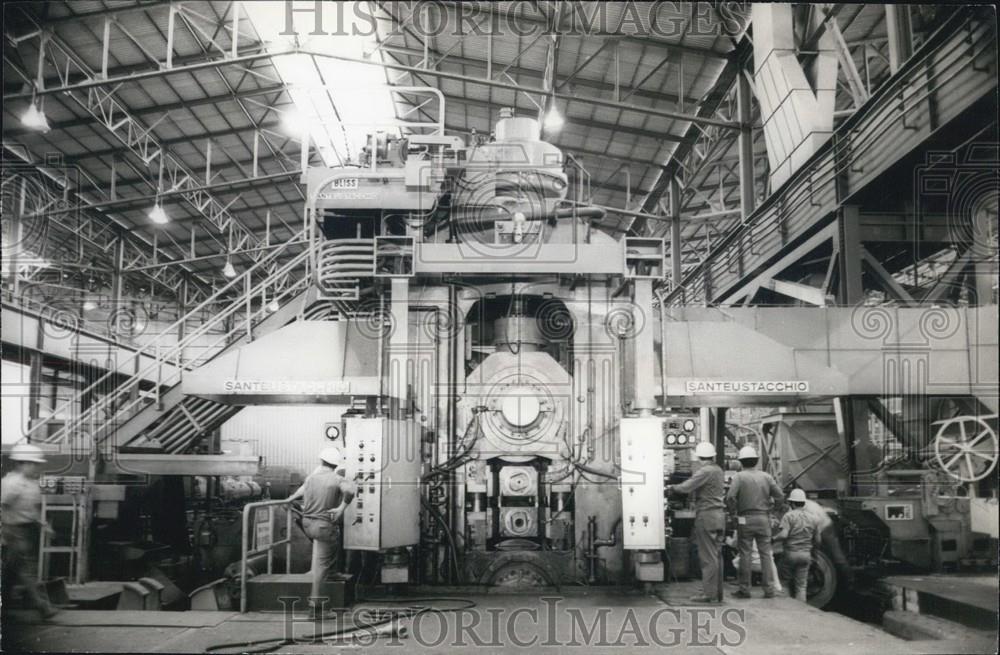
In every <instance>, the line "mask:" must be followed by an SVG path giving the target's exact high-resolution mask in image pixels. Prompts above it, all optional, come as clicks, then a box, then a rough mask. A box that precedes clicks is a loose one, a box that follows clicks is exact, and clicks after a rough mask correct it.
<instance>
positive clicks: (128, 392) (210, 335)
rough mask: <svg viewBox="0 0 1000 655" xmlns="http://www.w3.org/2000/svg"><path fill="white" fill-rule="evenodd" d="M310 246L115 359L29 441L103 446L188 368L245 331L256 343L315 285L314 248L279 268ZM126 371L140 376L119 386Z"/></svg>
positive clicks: (283, 252) (301, 240) (249, 275)
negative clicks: (282, 308) (80, 406)
mask: <svg viewBox="0 0 1000 655" xmlns="http://www.w3.org/2000/svg"><path fill="white" fill-rule="evenodd" d="M305 242H306V240H305V235H304V234H302V233H299V234H298V235H296V237H295V238H293V239H291V240H289V241H287V242H286V243H284V244H282V245H281V247H279V248H277V249H275V250H274V251H273V252H271V253H270V254H269V255H268V256H267V257H266V258H264V259H262V260H260V261H259V262H257V263H255V264H254V265H253V266H252V267H250V268H248V269H247V270H246V271H244V272H243V273H242V274H241V275H238V276H237V277H235V278H233V280H232V281H230V282H229V283H228V284H226V285H225V286H223V287H222V288H221V289H219V290H218V291H217V292H215V293H214V294H213V295H212V296H211V297H209V298H208V299H206V300H205V301H204V302H202V303H201V304H200V305H198V306H197V307H195V308H193V309H192V310H191V311H189V312H188V313H187V314H186V315H184V316H183V317H181V318H180V319H178V320H177V321H176V322H175V323H173V324H172V325H170V326H168V327H167V328H166V329H165V330H164V331H163V332H161V333H160V334H159V335H157V336H156V337H154V338H153V339H151V340H150V341H149V342H147V343H146V344H144V345H143V346H142V347H141V348H139V349H138V350H136V351H135V352H134V353H133V354H132V355H130V356H129V357H127V358H126V359H125V360H124V361H121V362H116V365H115V366H113V367H111V370H109V371H108V372H107V373H105V374H104V375H102V376H100V377H99V378H97V380H95V381H94V382H93V383H92V384H90V385H89V386H87V387H86V388H84V389H83V390H81V391H80V392H79V393H77V394H76V396H75V397H74V398H72V399H70V400H68V401H67V402H65V403H63V404H62V405H61V406H59V407H57V408H56V409H55V411H53V413H52V416H51V417H49V418H48V419H46V420H44V421H40V422H39V423H38V424H36V425H35V426H33V427H32V429H31V430H30V431H29V432H28V434H27V438H28V440H30V441H36V442H46V443H58V442H64V441H68V440H69V437H70V436H72V435H74V434H83V435H87V436H88V437H91V438H95V439H97V440H98V441H101V440H103V439H104V438H105V437H106V436H108V433H113V431H114V429H115V428H116V427H117V426H118V425H120V424H121V423H123V422H124V421H126V420H128V419H129V418H131V417H132V416H133V415H134V414H136V413H138V412H139V411H141V410H142V409H143V408H145V407H146V406H148V404H149V403H150V402H156V403H159V402H161V396H162V394H163V393H164V392H165V390H166V389H169V388H170V387H172V386H174V385H175V384H177V383H179V382H180V381H181V378H182V376H183V373H184V371H190V370H194V369H196V368H198V367H199V366H201V365H203V364H205V363H206V362H208V361H209V360H211V359H212V358H213V357H215V356H216V355H218V354H219V353H220V352H222V351H223V350H225V348H226V347H227V346H229V345H231V343H233V341H234V339H235V338H237V337H238V336H239V335H241V334H245V335H246V337H247V340H249V339H250V338H251V337H252V334H253V328H254V327H255V326H256V325H257V324H258V323H259V322H260V321H262V320H263V319H265V318H267V316H268V315H269V314H270V311H269V310H268V305H270V304H272V303H278V304H279V305H280V304H281V303H282V302H285V301H288V300H290V299H292V298H294V297H295V296H296V295H298V294H299V293H300V292H302V291H304V290H305V289H306V288H308V286H309V285H310V283H311V282H310V275H309V264H310V256H309V251H308V250H303V251H302V252H299V253H298V254H296V255H293V256H292V257H291V258H290V259H289V260H288V261H286V262H284V263H283V264H282V263H280V261H281V258H282V257H283V256H287V255H288V252H289V250H291V249H292V247H293V246H296V245H304V244H305ZM261 274H264V275H265V277H264V278H263V279H261V280H260V281H258V282H256V283H255V282H254V278H255V277H259V276H260V275H261ZM255 298H260V300H261V302H259V303H258V304H257V307H256V308H255V307H254V302H253V301H254V299H255ZM219 305H222V306H223V307H222V309H221V310H218V309H217V306H219ZM199 315H201V316H204V315H207V316H209V318H208V319H207V320H203V321H202V322H201V323H200V324H199V325H198V326H197V328H195V329H194V330H192V331H190V332H188V333H186V334H185V335H184V337H183V338H182V339H179V340H178V339H177V337H176V335H177V334H178V333H179V330H180V329H181V328H182V326H185V325H186V323H187V321H188V320H189V317H192V316H199ZM140 358H141V359H140ZM121 371H134V373H132V374H131V375H130V376H129V377H128V379H126V380H125V381H124V382H122V383H121V384H117V383H116V381H117V379H118V378H119V377H120V376H121V375H122V373H121ZM150 380H153V381H154V382H153V386H152V388H151V389H150V390H149V392H144V391H143V389H142V387H143V385H144V384H145V385H148V383H149V381H150ZM84 398H96V399H97V400H95V401H94V402H93V403H92V404H91V405H90V406H89V407H88V408H87V409H86V410H84V411H82V412H80V413H79V414H77V415H75V416H74V415H73V412H72V410H73V408H74V407H76V405H77V403H79V402H80V401H81V399H84ZM57 417H58V418H63V417H68V418H66V422H65V424H64V425H63V426H62V427H60V428H59V429H58V430H56V431H54V432H53V433H52V434H50V435H46V432H47V430H48V426H49V423H50V422H51V421H53V420H56V418H57Z"/></svg>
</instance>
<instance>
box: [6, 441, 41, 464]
mask: <svg viewBox="0 0 1000 655" xmlns="http://www.w3.org/2000/svg"><path fill="white" fill-rule="evenodd" d="M10 458H11V459H12V460H13V461H15V462H37V463H38V464H44V463H45V453H44V452H43V451H42V449H41V448H39V447H38V446H35V445H32V444H30V443H19V444H16V445H15V446H14V447H13V448H11V449H10Z"/></svg>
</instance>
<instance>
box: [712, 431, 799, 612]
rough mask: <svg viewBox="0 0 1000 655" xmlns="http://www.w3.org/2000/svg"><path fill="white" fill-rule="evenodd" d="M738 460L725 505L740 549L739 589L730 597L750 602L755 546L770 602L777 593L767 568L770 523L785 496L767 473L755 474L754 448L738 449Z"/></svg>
mask: <svg viewBox="0 0 1000 655" xmlns="http://www.w3.org/2000/svg"><path fill="white" fill-rule="evenodd" d="M737 459H739V460H740V465H741V466H742V467H743V470H742V471H740V472H739V473H737V474H736V475H735V476H733V480H732V483H731V484H730V485H729V493H728V494H727V495H726V501H727V503H728V504H729V505H730V510H731V511H733V512H734V513H735V514H736V516H737V530H736V531H737V539H738V543H739V549H740V578H739V582H740V588H739V590H738V591H737V592H736V593H735V594H733V595H734V596H735V597H736V598H750V570H751V566H752V553H753V545H754V544H755V543H756V545H757V553H758V554H759V555H760V562H761V564H760V573H761V578H762V579H763V580H762V586H763V587H764V598H773V597H774V596H775V595H776V593H777V590H778V587H777V585H776V584H775V582H776V581H775V579H774V570H773V568H772V567H771V566H769V565H768V560H770V559H771V557H772V554H771V519H770V516H769V513H770V510H771V508H772V506H774V507H777V508H780V507H781V506H782V505H784V501H785V496H784V494H783V493H781V488H780V487H779V486H778V483H777V482H775V481H774V478H773V477H771V475H770V474H769V473H766V472H764V471H760V470H757V469H756V468H755V467H756V466H757V460H758V457H757V451H756V450H755V449H754V448H753V446H744V447H743V448H741V449H740V452H739V454H738V455H737Z"/></svg>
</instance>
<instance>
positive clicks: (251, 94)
mask: <svg viewBox="0 0 1000 655" xmlns="http://www.w3.org/2000/svg"><path fill="white" fill-rule="evenodd" d="M285 89H286V87H285V86H284V85H275V86H268V87H263V88H259V89H246V90H244V91H237V92H236V93H235V94H233V95H230V94H228V93H224V94H221V95H215V96H203V97H201V98H194V99H191V100H179V101H177V102H171V103H167V104H162V105H151V106H149V107H141V108H138V109H131V110H130V113H131V114H132V116H149V115H151V114H168V113H170V112H172V111H177V110H179V109H190V108H191V107H203V106H205V105H218V104H220V103H224V102H231V101H235V100H236V99H237V98H239V99H243V98H256V97H258V96H266V95H271V94H272V93H284V92H285ZM234 96H235V97H234ZM93 123H94V117H93V116H83V117H81V118H77V119H73V120H69V121H61V122H58V123H50V124H49V127H50V129H51V130H52V131H53V132H56V131H59V130H68V129H71V128H74V127H82V126H84V125H93ZM30 133H32V131H31V130H29V129H28V128H14V129H11V130H5V131H4V135H5V136H21V135H22V134H30Z"/></svg>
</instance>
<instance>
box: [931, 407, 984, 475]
mask: <svg viewBox="0 0 1000 655" xmlns="http://www.w3.org/2000/svg"><path fill="white" fill-rule="evenodd" d="M986 418H996V417H995V416H993V417H986ZM935 425H940V427H939V428H938V431H937V435H936V436H935V438H934V457H935V459H936V460H937V463H938V466H940V467H941V470H943V471H944V472H946V473H947V474H948V475H950V476H951V477H953V478H955V479H956V480H959V481H960V482H975V481H976V480H982V479H983V478H985V477H986V476H987V475H989V474H990V473H992V472H993V469H995V468H996V466H997V450H998V445H1000V444H998V442H997V433H996V430H994V429H993V428H992V427H991V426H990V424H989V423H987V422H986V420H984V419H983V418H981V417H979V416H957V417H955V418H953V419H949V420H947V421H941V422H940V423H935Z"/></svg>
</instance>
